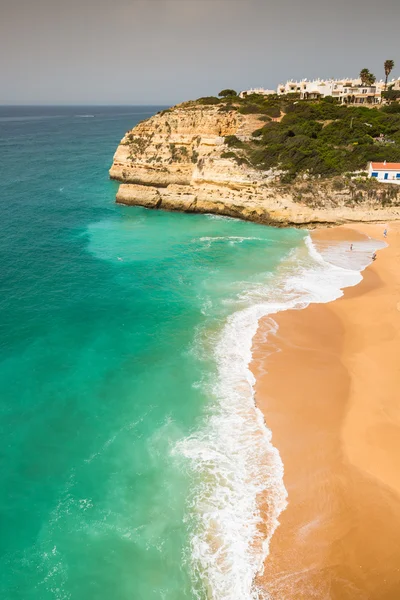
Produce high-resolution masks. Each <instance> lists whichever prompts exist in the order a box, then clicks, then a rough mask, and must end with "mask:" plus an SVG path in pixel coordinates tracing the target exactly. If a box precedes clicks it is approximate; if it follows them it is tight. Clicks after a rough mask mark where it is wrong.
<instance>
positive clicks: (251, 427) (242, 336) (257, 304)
mask: <svg viewBox="0 0 400 600" xmlns="http://www.w3.org/2000/svg"><path fill="white" fill-rule="evenodd" d="M203 240H204V241H205V242H207V244H211V243H212V242H213V241H219V240H221V237H215V238H210V237H207V238H203ZM226 241H229V242H230V243H235V242H242V240H241V239H240V238H233V239H230V240H226ZM375 248H376V241H374V242H372V241H370V240H365V241H363V242H359V243H358V244H357V252H354V253H352V254H351V255H349V252H348V250H349V249H348V245H347V244H345V243H336V244H335V243H331V244H329V245H326V247H324V248H323V249H321V251H320V252H318V251H317V249H316V247H315V245H314V244H313V241H312V238H311V236H310V235H308V236H307V237H305V238H304V243H303V244H301V245H300V246H299V247H298V248H295V249H293V250H292V251H291V252H290V255H289V257H287V258H285V259H284V260H282V262H281V264H280V265H279V268H278V269H277V271H276V273H275V274H274V275H273V277H271V276H270V274H269V276H267V275H266V277H265V279H266V281H265V283H264V284H260V283H258V284H254V285H253V286H251V287H250V289H247V290H245V291H243V292H242V293H241V294H239V297H238V299H237V300H238V303H239V304H242V305H245V307H244V308H241V309H240V310H237V311H235V312H234V313H233V314H231V315H230V316H229V317H228V318H227V321H226V324H225V326H224V327H223V329H222V331H221V332H220V333H219V335H216V334H215V333H213V334H211V335H210V334H208V335H207V333H206V332H205V333H204V336H203V339H201V337H200V339H199V338H197V340H196V343H197V344H203V346H204V347H203V352H209V351H210V349H211V348H213V356H214V360H215V362H216V364H217V377H216V380H215V381H206V382H203V385H204V386H205V389H206V391H207V392H208V393H209V394H210V395H211V396H212V398H213V402H212V404H211V408H210V410H209V414H208V415H207V417H206V420H205V422H204V424H203V426H202V427H201V428H200V429H199V430H198V431H195V432H193V433H192V434H191V435H190V436H188V437H186V438H185V439H183V440H181V441H179V442H178V444H177V445H176V447H175V449H174V452H177V453H180V454H182V455H183V456H185V457H186V459H188V461H189V462H190V468H191V469H192V470H193V472H194V473H195V474H196V475H197V482H198V483H197V485H196V486H195V487H194V489H193V491H192V494H191V497H190V504H189V510H188V514H190V518H189V519H188V520H189V524H190V528H191V532H192V534H191V540H190V552H191V564H192V571H193V578H194V581H198V580H200V581H202V583H203V586H204V588H205V589H206V590H207V592H206V593H207V598H209V599H212V600H265V599H266V598H267V597H266V595H265V592H264V591H263V590H262V589H259V588H257V587H256V585H255V578H256V576H257V575H258V574H261V573H262V569H263V564H264V561H265V559H266V558H267V556H268V553H269V543H270V540H271V538H272V536H273V534H274V532H275V530H276V528H277V527H278V526H279V515H280V514H281V512H282V511H283V510H284V509H285V507H286V505H287V500H288V499H287V491H286V489H285V486H284V481H283V477H284V465H283V463H282V460H281V457H280V455H279V452H278V449H277V448H275V447H274V445H273V442H272V432H271V431H270V430H269V429H268V423H266V422H265V421H264V417H263V415H262V413H261V412H260V410H259V409H258V408H257V406H256V402H255V393H254V384H255V378H254V375H253V373H252V372H251V370H250V364H251V361H252V340H253V337H254V335H255V333H256V331H257V327H258V323H259V320H260V319H261V318H266V317H268V316H269V317H270V319H269V321H268V323H269V327H270V331H271V332H273V333H276V328H277V325H276V323H275V321H274V320H273V315H274V314H276V313H278V312H280V311H284V310H288V309H302V308H305V307H306V306H308V305H309V304H310V303H326V302H330V301H333V300H335V299H336V298H339V297H340V296H341V295H342V294H343V291H342V290H343V289H344V288H346V287H351V286H354V285H357V284H358V283H359V282H360V281H361V279H362V271H363V269H364V268H365V267H366V266H367V265H368V264H369V263H370V262H371V255H372V252H373V251H374V250H375ZM265 506H266V507H267V508H265ZM261 509H262V510H263V511H264V512H263V514H261ZM198 597H199V598H200V597H201V595H198Z"/></svg>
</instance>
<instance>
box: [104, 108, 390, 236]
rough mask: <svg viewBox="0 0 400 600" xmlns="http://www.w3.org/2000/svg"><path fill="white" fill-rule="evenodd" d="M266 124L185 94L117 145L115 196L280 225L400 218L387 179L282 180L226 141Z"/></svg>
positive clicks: (249, 134) (131, 201) (121, 199)
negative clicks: (355, 182) (373, 183)
mask: <svg viewBox="0 0 400 600" xmlns="http://www.w3.org/2000/svg"><path fill="white" fill-rule="evenodd" d="M263 126H265V120H264V119H263V115H261V114H260V115H257V114H241V113H240V112H239V111H238V110H236V109H235V108H234V107H232V108H231V109H230V108H229V106H224V105H223V106H221V105H202V104H198V103H196V102H188V103H185V104H181V105H178V106H176V107H174V108H171V109H168V110H165V111H162V112H160V113H158V114H156V115H155V116H153V117H151V118H150V119H148V120H146V121H143V122H141V123H139V124H138V125H137V126H136V127H134V128H133V129H132V130H131V131H128V132H127V133H126V135H125V136H124V138H123V139H122V140H121V143H120V145H119V146H118V148H117V151H116V153H115V155H114V160H113V164H112V167H111V169H110V177H111V178H112V179H115V180H117V181H120V182H121V185H120V186H119V190H118V193H117V197H116V201H117V202H118V203H121V204H127V205H138V206H144V207H147V208H159V209H165V210H177V211H182V212H199V213H214V214H220V215H226V216H230V217H236V218H240V219H245V220H250V221H256V222H260V223H265V224H270V225H281V226H282V225H296V226H302V225H304V226H307V225H313V224H315V225H317V224H329V223H332V224H334V223H344V222H351V221H386V220H391V219H399V218H400V207H398V206H393V205H391V206H384V204H385V203H384V202H382V194H383V191H382V190H383V189H384V188H386V187H387V186H382V188H381V189H380V190H378V191H376V190H374V192H373V193H371V189H370V186H368V185H366V186H365V189H364V190H363V189H362V188H357V189H355V187H354V186H348V185H344V184H342V183H341V182H340V181H339V182H338V180H335V179H310V178H308V177H306V176H304V177H303V178H301V179H300V181H296V182H292V183H290V184H283V183H281V180H280V172H279V171H278V170H277V169H276V168H275V169H270V170H262V169H258V168H255V167H253V166H252V165H251V164H250V163H249V161H247V160H246V159H245V157H244V156H243V155H241V152H240V150H239V151H233V150H234V149H233V148H232V147H231V144H230V143H229V142H230V141H232V140H238V141H239V142H240V143H242V142H243V143H246V142H249V141H250V140H251V139H253V138H252V134H253V132H255V131H256V130H259V129H260V128H261V127H263ZM377 185H379V184H377ZM396 187H397V186H396ZM385 194H386V192H385ZM396 194H397V191H396ZM385 197H386V196H385Z"/></svg>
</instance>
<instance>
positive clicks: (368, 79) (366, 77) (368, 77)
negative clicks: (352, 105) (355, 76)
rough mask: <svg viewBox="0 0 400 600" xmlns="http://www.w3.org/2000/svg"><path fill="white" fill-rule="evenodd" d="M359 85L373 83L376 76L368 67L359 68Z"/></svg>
mask: <svg viewBox="0 0 400 600" xmlns="http://www.w3.org/2000/svg"><path fill="white" fill-rule="evenodd" d="M360 79H361V85H374V83H375V81H376V77H375V75H374V74H373V73H370V71H369V69H361V71H360Z"/></svg>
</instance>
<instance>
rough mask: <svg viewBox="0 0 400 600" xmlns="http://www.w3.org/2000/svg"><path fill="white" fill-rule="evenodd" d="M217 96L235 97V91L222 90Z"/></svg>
mask: <svg viewBox="0 0 400 600" xmlns="http://www.w3.org/2000/svg"><path fill="white" fill-rule="evenodd" d="M218 96H219V97H220V98H229V96H237V92H235V90H230V89H227V90H222V91H221V92H220V93H219V94H218Z"/></svg>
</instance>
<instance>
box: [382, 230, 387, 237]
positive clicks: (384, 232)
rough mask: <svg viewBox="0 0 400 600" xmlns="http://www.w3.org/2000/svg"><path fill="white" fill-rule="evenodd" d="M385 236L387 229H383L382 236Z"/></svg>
mask: <svg viewBox="0 0 400 600" xmlns="http://www.w3.org/2000/svg"><path fill="white" fill-rule="evenodd" d="M386 236H387V229H384V231H383V237H386Z"/></svg>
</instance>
